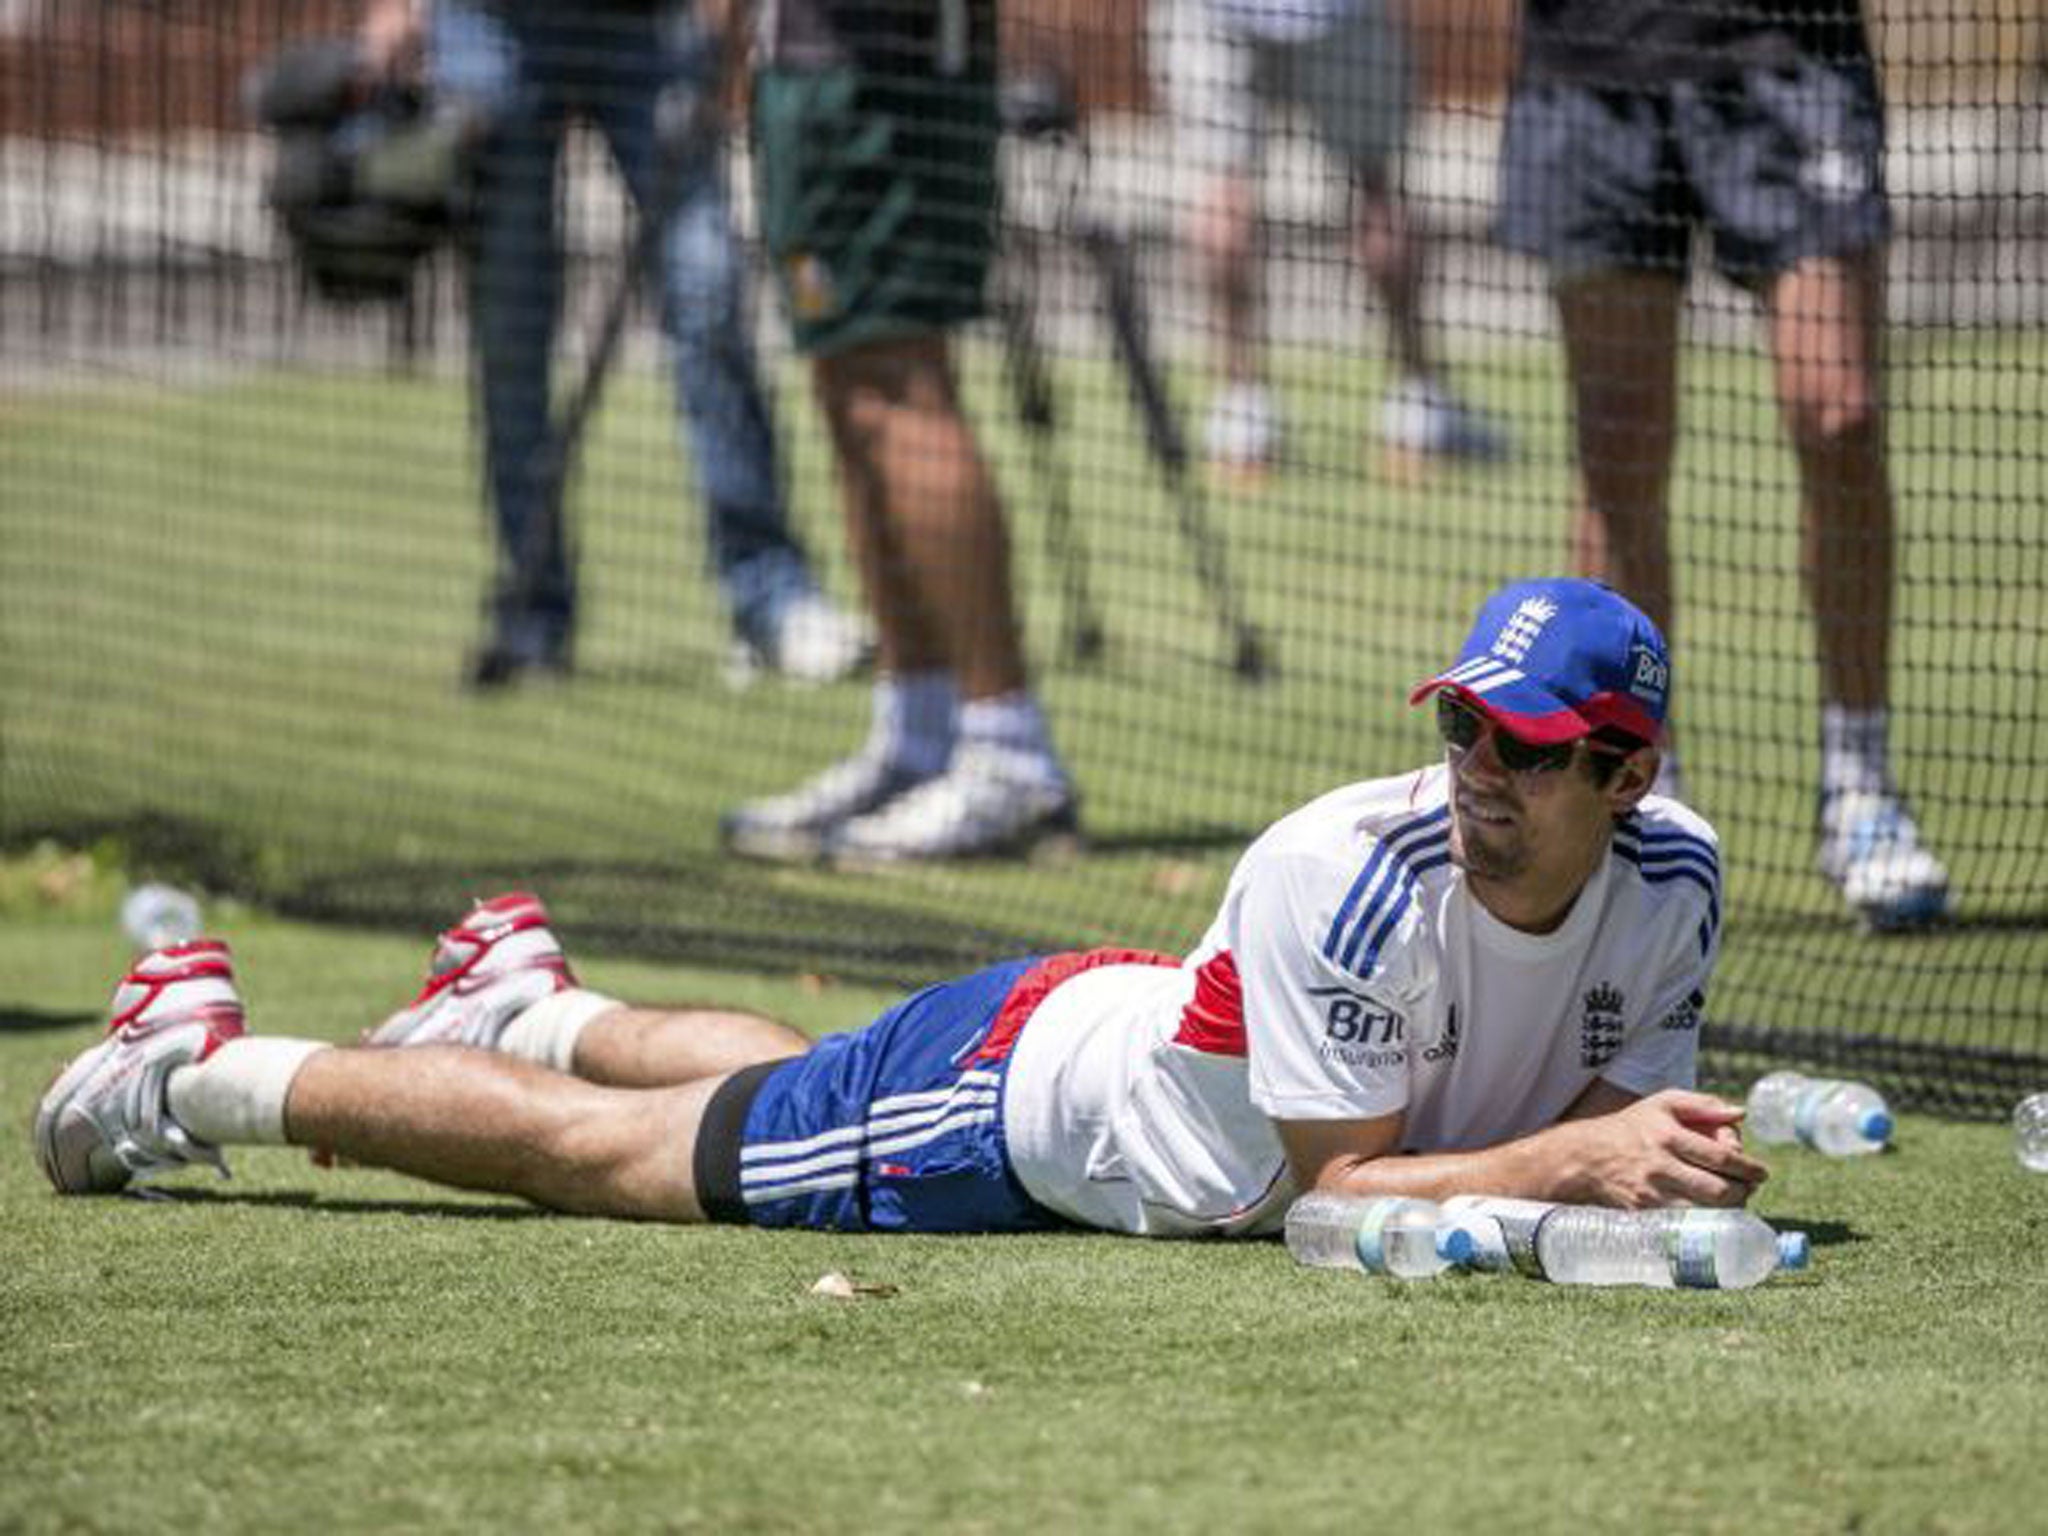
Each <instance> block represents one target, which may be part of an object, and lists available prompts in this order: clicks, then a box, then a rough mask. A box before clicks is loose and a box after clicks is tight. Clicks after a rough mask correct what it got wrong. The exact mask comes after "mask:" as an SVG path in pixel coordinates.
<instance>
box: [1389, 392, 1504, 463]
mask: <svg viewBox="0 0 2048 1536" xmlns="http://www.w3.org/2000/svg"><path fill="white" fill-rule="evenodd" d="M1380 441H1381V442H1383V443H1384V444H1385V445H1386V446H1387V447H1388V448H1390V449H1392V450H1394V451H1395V452H1397V453H1404V454H1409V455H1413V456H1414V457H1416V458H1425V459H1452V460H1460V461H1463V462H1465V463H1471V464H1498V463H1500V462H1501V461H1503V460H1505V459H1507V458H1508V457H1509V456H1510V455H1511V454H1512V453H1513V451H1514V450H1513V447H1512V444H1511V443H1510V441H1509V438H1508V433H1507V429H1506V428H1504V427H1502V426H1500V425H1498V424H1497V423H1495V422H1494V421H1493V420H1492V419H1491V418H1489V417H1488V416H1487V415H1486V414H1485V413H1484V412H1481V411H1478V410H1475V409H1473V408H1472V407H1471V406H1469V405H1467V404H1466V403H1465V402H1464V401H1462V400H1460V399H1459V398H1458V397H1457V396H1455V395H1453V394H1452V393H1450V391H1448V390H1446V389H1445V388H1444V387H1443V386H1442V385H1440V384H1436V383H1432V382H1429V381H1426V380H1421V379H1411V380H1408V381H1407V382H1405V383H1402V384H1399V385H1396V386H1395V387H1394V388H1393V389H1392V390H1389V391H1388V393H1387V397H1386V399H1384V400H1383V401H1381V402H1380Z"/></svg>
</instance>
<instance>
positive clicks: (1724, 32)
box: [1499, 0, 1950, 930]
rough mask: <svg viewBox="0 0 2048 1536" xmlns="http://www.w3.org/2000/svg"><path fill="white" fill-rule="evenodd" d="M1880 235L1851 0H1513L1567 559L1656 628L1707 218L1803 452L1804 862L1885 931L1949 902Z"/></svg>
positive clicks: (1510, 167)
mask: <svg viewBox="0 0 2048 1536" xmlns="http://www.w3.org/2000/svg"><path fill="white" fill-rule="evenodd" d="M1888 231H1889V217H1888V211H1887V208H1886V203H1885V191H1884V114H1883V104H1882V101H1881V99H1880V96H1879V90H1878V80H1877V71H1876V68H1875V66H1874V65H1873V63H1872V61H1871V54H1870V45H1869V40H1868V38H1867V37H1866V35H1865V31H1864V26H1863V18H1862V15H1861V12H1860V11H1859V9H1858V6H1857V0H1729V3H1726V4H1721V5H1717V6H1700V5H1691V4H1684V3H1678V0H1528V3H1527V4H1526V5H1525V6H1524V8H1523V22H1522V58H1521V63H1520V68H1519V72H1518V73H1517V75H1516V79H1515V85H1514V92H1513V96H1512V98H1511V100H1510V102H1509V107H1508V114H1507V121H1506V128H1505V133H1504V137H1503V139H1502V148H1501V185H1500V210H1499V234H1500V238H1501V239H1502V241H1503V242H1504V243H1505V244H1506V245H1508V246H1509V247H1511V248H1513V249H1515V250H1520V251H1525V252H1527V253H1529V254H1531V255H1533V256H1536V257H1538V258H1539V259H1541V260H1542V261H1543V262H1544V263H1545V265H1546V266H1547V267H1548V269H1549V274H1550V281H1551V291H1552V294H1553V297H1554V298H1555V301H1556V305H1557V313H1558V319H1559V322H1560V325H1561V327H1562V331H1563V337H1564V352H1565V366H1566V371H1567V375H1568V379H1567V382H1568V387H1569V389H1570V392H1571V402H1572V408H1573V413H1574V418H1575V426H1576V432H1577V448H1578V464H1579V478H1580V486H1581V497H1580V504H1579V509H1578V515H1577V524H1576V532H1575V538H1574V543H1575V554H1576V557H1577V561H1578V566H1579V569H1580V570H1581V571H1583V572H1584V573H1585V574H1587V575H1589V576H1594V577H1598V578H1601V579H1604V580H1608V581H1611V582H1613V583H1614V584H1615V585H1616V586H1617V587H1618V588H1620V589H1621V590H1622V591H1623V592H1626V593H1627V594H1629V596H1631V597H1632V598H1634V599H1635V600H1636V601H1637V602H1638V603H1640V604H1642V606H1643V607H1644V609H1645V610H1646V611H1647V612H1648V613H1649V614H1650V615H1651V616H1652V617H1654V618H1655V619H1656V620H1657V621H1658V623H1659V624H1660V625H1663V626H1665V627H1667V628H1668V627H1669V626H1670V624H1671V623H1672V620H1673V616H1674V614H1675V612H1676V609H1677V585H1676V580H1675V577H1674V575H1673V572H1672V562H1671V531H1670V530H1671V504H1670V488H1671V464H1672V457H1673V454H1674V452H1675V450H1676V447H1677V442H1678V350H1679V346H1678V342H1679V320H1680V312H1681V308H1682V305H1683V302H1684V297H1685V286H1686V277H1687V271H1688V266H1689V263H1690V258H1691V252H1692V248H1693V241H1694V237H1695V235H1696V234H1703V235H1704V236H1705V237H1706V239H1707V241H1708V243H1709V245H1710V247H1711V250H1712V254H1713V261H1714V264H1715V266H1716V267H1717V268H1719V270H1720V271H1721V272H1722V273H1723V274H1724V275H1725V276H1727V277H1728V278H1730V279H1731V280H1733V281H1734V282H1736V283H1738V284H1740V285H1741V286H1742V287H1744V288H1746V289H1747V290H1748V291H1749V292H1750V293H1752V294H1753V295H1755V297H1756V298H1757V300H1758V302H1759V303H1760V305H1761V307H1762V310H1763V314H1764V321H1765V326H1766V332H1767V336H1768V341H1769V347H1770V354H1771V362H1772V366H1773V369H1774V372H1775V378H1776V385H1777V397H1778V407H1779V412H1780V415H1781V416H1782V418H1783V420H1784V423H1785V428H1786V431H1787V434H1788V435H1789V436H1790V438H1791V440H1792V448H1793V453H1794V455H1795V457H1796V458H1797V460H1798V468H1799V513H1800V533H1801V557H1800V567H1801V575H1802V577H1803V579H1804V581H1805V585H1806V592H1807V598H1808V602H1809V604H1810V606H1811V608H1812V610H1813V615H1814V619H1815V623H1816V628H1817V630H1818V641H1819V647H1818V648H1819V654H1820V697H1821V708H1820V722H1819V724H1820V747H1821V763H1820V793H1819V797H1818V803H1819V814H1818V824H1819V827H1818V830H1819V837H1818V862H1819V865H1820V869H1821V871H1822V873H1823V874H1824V875H1825V876H1826V877H1827V878H1828V879H1829V880H1831V881H1832V882H1833V883H1834V884H1835V886H1836V887H1837V889H1838V890H1839V891H1840V892H1841V894H1842V897H1843V899H1844V900H1845V901H1846V903H1847V904H1848V906H1849V907H1850V909H1851V910H1852V911H1854V912H1855V913H1857V914H1858V915H1859V916H1860V917H1861V918H1862V919H1863V920H1864V921H1865V922H1866V923H1867V924H1868V925H1870V926H1871V927H1873V928H1876V929H1879V930H1893V929H1910V928H1919V927H1924V926H1926V925H1928V924H1930V923H1933V922H1936V921H1938V920H1939V919H1940V918H1942V917H1943V916H1945V915H1946V914H1947V912H1948V910H1949V905H1950V894H1949V877H1948V870H1947V868H1946V867H1945V866H1944V865H1943V864H1942V862H1941V860H1940V859H1939V858H1938V857H1936V855H1935V853H1934V851H1933V850H1932V849H1931V848H1930V847H1929V846H1928V845H1927V842H1926V840H1925V839H1924V838H1923V836H1922V834H1921V831H1920V827H1919V824H1918V823H1917V821H1916V820H1915V819H1914V816H1913V813H1912V811H1911V810H1910V809H1909V807H1908V805H1907V802H1906V799H1905V797H1904V796H1903V795H1902V794H1901V793H1900V792H1899V788H1898V785H1897V782H1896V781H1895V779H1894V777H1893V774H1892V763H1891V753H1890V701H1891V675H1890V655H1889V649H1890V643H1891V630H1892V587H1893V560H1894V532H1893V521H1894V514H1893V495H1892V484H1891V477H1890V471H1889V467H1888V464H1887V460H1886V451H1885V407H1884V267H1885V259H1884V258H1885V241H1886V238H1887V234H1888ZM1675 767H1676V763H1675V759H1667V770H1668V771H1675ZM1670 782H1671V785H1672V787H1674V788H1675V787H1676V782H1677V781H1676V779H1675V778H1674V779H1672V780H1671V781H1670Z"/></svg>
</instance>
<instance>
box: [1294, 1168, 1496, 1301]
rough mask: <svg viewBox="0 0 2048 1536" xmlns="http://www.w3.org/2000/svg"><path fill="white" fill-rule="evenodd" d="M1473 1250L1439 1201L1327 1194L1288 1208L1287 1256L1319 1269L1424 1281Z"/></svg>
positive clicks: (1314, 1195)
mask: <svg viewBox="0 0 2048 1536" xmlns="http://www.w3.org/2000/svg"><path fill="white" fill-rule="evenodd" d="M1470 1245H1471V1239H1470V1238H1469V1237H1468V1236H1467V1235H1466V1234H1465V1233H1464V1232H1463V1231H1462V1230H1460V1229H1458V1228H1456V1227H1450V1226H1446V1225H1445V1224H1444V1219H1443V1212H1442V1210H1441V1209H1439V1208H1438V1206H1437V1204H1436V1202H1435V1201H1433V1200H1415V1199H1409V1198H1406V1197H1403V1196H1399V1195H1379V1196H1367V1195H1340V1194H1335V1193H1332V1192H1330V1191H1327V1190H1322V1191H1316V1192H1313V1193H1310V1194H1306V1195H1303V1196H1302V1197H1301V1198H1300V1199H1299V1200H1296V1201H1295V1202H1294V1204H1293V1205H1291V1206H1289V1207H1288V1208H1287V1251H1288V1252H1289V1253H1291V1254H1293V1255H1294V1259H1295V1262H1296V1263H1298V1264H1308V1265H1312V1266H1314V1267H1315V1268H1318V1269H1362V1270H1364V1271H1365V1272H1366V1273H1367V1274H1372V1275H1392V1276H1393V1277H1394V1278H1395V1279H1397V1280H1424V1279H1427V1278H1429V1277H1430V1276H1431V1275H1439V1274H1442V1273H1443V1272H1444V1271H1445V1270H1446V1269H1448V1268H1450V1266H1451V1265H1453V1264H1461V1263H1463V1262H1465V1260H1466V1259H1468V1258H1469V1257H1470V1256H1471V1246H1470Z"/></svg>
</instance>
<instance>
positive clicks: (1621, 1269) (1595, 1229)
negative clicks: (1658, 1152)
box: [1536, 1205, 1807, 1291]
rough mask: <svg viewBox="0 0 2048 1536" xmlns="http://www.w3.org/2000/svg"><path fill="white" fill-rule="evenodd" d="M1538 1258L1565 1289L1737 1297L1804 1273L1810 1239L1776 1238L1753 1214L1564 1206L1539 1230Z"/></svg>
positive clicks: (1796, 1235) (1778, 1235)
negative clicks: (1629, 1288) (1632, 1288)
mask: <svg viewBox="0 0 2048 1536" xmlns="http://www.w3.org/2000/svg"><path fill="white" fill-rule="evenodd" d="M1536 1257H1537V1260H1538V1261H1539V1262H1540V1263H1541V1264H1542V1266H1543V1273H1544V1274H1545V1276H1547V1277H1548V1278H1549V1279H1551V1280H1554V1281H1556V1282H1557V1283H1558V1284H1560V1285H1652V1286H1673V1287H1677V1288H1679V1289H1683V1290H1701V1291H1740V1290H1747V1289H1748V1288H1749V1287H1750V1286H1752V1285H1755V1284H1757V1283H1759V1282H1760V1281H1763V1280H1767V1279H1769V1278H1770V1277H1771V1276H1772V1275H1773V1274H1775V1273H1776V1272H1777V1271H1778V1270H1779V1269H1781V1268H1782V1269H1804V1268H1805V1267H1806V1257H1807V1249H1806V1234H1805V1233H1804V1232H1785V1233H1778V1232H1773V1231H1772V1230H1771V1228H1770V1227H1769V1225H1767V1224H1766V1223H1765V1222H1764V1221H1763V1220H1762V1219H1761V1218H1759V1217H1756V1216H1752V1215H1751V1214H1750V1213H1749V1212H1748V1211H1723V1210H1706V1209H1702V1208H1688V1209H1684V1210H1662V1211H1609V1210H1602V1209H1600V1208H1598V1207H1596V1206H1583V1205H1567V1206H1560V1207H1559V1208H1558V1209H1557V1210H1556V1211H1555V1212H1553V1213H1552V1214H1551V1215H1550V1216H1549V1217H1548V1218H1547V1219H1546V1220H1545V1221H1544V1222H1543V1224H1542V1226H1541V1227H1539V1228H1538V1229H1537V1232H1536Z"/></svg>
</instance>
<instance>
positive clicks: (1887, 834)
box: [1819, 790, 1949, 933]
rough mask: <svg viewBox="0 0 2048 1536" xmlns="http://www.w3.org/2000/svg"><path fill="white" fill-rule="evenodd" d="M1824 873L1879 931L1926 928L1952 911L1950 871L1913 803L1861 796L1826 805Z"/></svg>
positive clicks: (1876, 794)
mask: <svg viewBox="0 0 2048 1536" xmlns="http://www.w3.org/2000/svg"><path fill="white" fill-rule="evenodd" d="M1819 862H1820V869H1821V873H1822V874H1824V875H1826V876H1827V877H1828V879H1830V880H1832V881H1833V882H1834V883H1835V885H1836V887H1837V888H1838V889H1839V890H1840V891H1841V893H1842V899H1843V900H1844V901H1846V902H1848V904H1849V905H1850V907H1852V908H1853V909H1854V910H1855V911H1856V913H1857V915H1858V916H1860V917H1861V918H1862V919H1863V921H1864V922H1865V923H1867V924H1868V925H1869V926H1870V927H1872V928H1874V929H1876V930H1878V931H1879V932H1885V933H1891V932H1898V931H1900V930H1903V929H1910V928H1923V927H1926V926H1927V925H1929V924H1931V923H1936V922H1939V921H1940V920H1941V919H1942V918H1944V917H1946V916H1947V915H1948V912H1949V889H1948V870H1947V869H1946V868H1945V867H1944V866H1943V864H1942V862H1941V860H1940V859H1938V858H1936V857H1935V856H1934V854H1933V853H1932V852H1931V851H1930V850H1929V849H1928V848H1927V846H1926V845H1925V844H1924V843H1923V842H1921V840H1920V828H1919V826H1918V825H1917V824H1916V823H1915V822H1914V820H1913V813H1912V812H1911V811H1909V810H1907V809H1906V802H1905V801H1904V800H1903V799H1901V798H1900V797H1899V796H1898V795H1897V794H1895V793H1893V792H1892V791H1890V790H1858V791H1850V792H1845V793H1841V794H1833V795H1829V796H1827V797H1826V798H1825V799H1824V800H1823V801H1822V802H1821V819H1820V852H1819Z"/></svg>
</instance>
